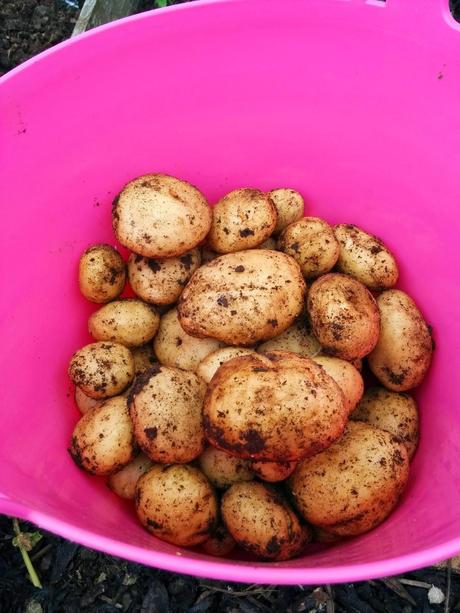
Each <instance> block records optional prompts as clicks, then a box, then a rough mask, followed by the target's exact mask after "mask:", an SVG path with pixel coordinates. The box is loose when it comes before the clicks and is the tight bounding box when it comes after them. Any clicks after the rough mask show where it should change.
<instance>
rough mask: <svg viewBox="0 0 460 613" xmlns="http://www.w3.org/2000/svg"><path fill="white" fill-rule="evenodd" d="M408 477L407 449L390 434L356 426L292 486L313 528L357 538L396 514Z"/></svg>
mask: <svg viewBox="0 0 460 613" xmlns="http://www.w3.org/2000/svg"><path fill="white" fill-rule="evenodd" d="M408 476H409V458H408V455H407V450H406V448H405V447H404V445H402V444H401V443H400V442H399V441H398V440H397V439H396V438H395V437H394V436H392V435H391V434H390V433H389V432H385V431H384V430H380V429H377V428H373V427H372V426H369V425H368V424H365V423H362V422H357V421H355V422H349V424H348V426H347V428H346V430H345V433H344V435H343V436H342V437H341V438H340V439H339V440H338V441H336V442H335V443H334V444H333V445H331V446H330V447H329V449H326V450H325V451H323V452H322V453H318V454H317V455H315V456H313V457H311V458H308V459H306V460H304V461H302V462H300V463H299V465H298V466H297V468H296V470H295V472H294V474H293V476H292V477H291V479H290V486H291V489H292V493H293V495H294V498H295V501H296V504H297V507H298V509H299V511H300V512H301V513H302V515H303V516H304V517H305V519H306V520H307V521H308V522H309V523H311V524H313V525H315V526H319V527H320V528H324V529H325V530H327V532H331V533H332V534H338V535H341V536H353V535H356V534H361V533H363V532H367V531H368V530H371V529H372V528H374V527H375V526H377V525H378V524H380V523H381V522H382V521H383V520H384V519H385V518H386V517H387V516H388V515H389V514H390V512H391V511H392V510H393V508H394V507H395V505H396V503H397V502H398V499H399V496H400V494H401V492H402V490H403V489H404V486H405V485H406V482H407V478H408Z"/></svg>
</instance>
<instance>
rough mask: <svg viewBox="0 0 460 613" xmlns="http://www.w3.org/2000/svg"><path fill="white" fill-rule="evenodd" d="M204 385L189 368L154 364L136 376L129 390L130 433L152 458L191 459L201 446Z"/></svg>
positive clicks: (166, 460)
mask: <svg viewBox="0 0 460 613" xmlns="http://www.w3.org/2000/svg"><path fill="white" fill-rule="evenodd" d="M205 391H206V385H205V383H204V381H202V380H201V379H200V378H199V377H198V376H197V375H195V374H194V373H192V372H187V371H185V370H180V369H179V368H169V367H167V366H161V365H160V364H155V365H154V366H152V368H151V369H150V370H147V371H146V372H144V373H143V374H141V375H138V376H137V377H136V380H135V382H134V384H133V386H132V388H131V391H130V393H129V398H128V402H129V409H130V414H131V419H132V421H133V426H134V436H135V437H136V441H137V443H138V444H139V447H140V448H141V449H142V451H143V452H144V453H145V454H146V455H147V456H148V457H149V458H150V459H151V460H153V461H154V462H160V463H162V464H182V463H186V462H191V461H192V460H194V459H195V458H196V457H198V456H199V455H200V453H201V452H202V451H203V449H204V444H205V437H204V430H203V421H202V407H203V398H204V394H205Z"/></svg>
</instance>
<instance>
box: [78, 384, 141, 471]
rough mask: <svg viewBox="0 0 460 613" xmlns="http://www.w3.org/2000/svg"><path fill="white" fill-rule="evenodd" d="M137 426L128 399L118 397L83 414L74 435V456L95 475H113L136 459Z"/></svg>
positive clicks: (81, 465) (84, 467)
mask: <svg viewBox="0 0 460 613" xmlns="http://www.w3.org/2000/svg"><path fill="white" fill-rule="evenodd" d="M134 450H135V442H134V436H133V426H132V423H131V419H130V417H129V412H128V405H127V402H126V398H125V397H123V396H115V397H114V398H109V399H108V400H106V401H105V402H104V403H103V404H101V406H99V407H95V408H94V409H90V410H89V411H88V412H87V413H85V415H83V416H82V417H81V418H80V420H79V422H78V423H77V425H76V426H75V429H74V431H73V434H72V441H71V445H70V449H69V451H70V454H71V456H72V458H73V460H74V462H75V464H77V466H78V467H79V468H82V469H83V470H86V471H87V472H89V473H91V474H92V475H110V474H111V473H113V472H116V471H118V470H120V469H121V468H123V466H126V464H128V463H129V462H131V460H132V459H133V457H134Z"/></svg>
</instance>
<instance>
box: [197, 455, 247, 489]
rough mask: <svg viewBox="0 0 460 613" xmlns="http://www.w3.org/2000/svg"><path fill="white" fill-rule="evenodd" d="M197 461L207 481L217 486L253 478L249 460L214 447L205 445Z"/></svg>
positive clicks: (227, 485)
mask: <svg viewBox="0 0 460 613" xmlns="http://www.w3.org/2000/svg"><path fill="white" fill-rule="evenodd" d="M198 463H199V465H200V468H201V470H202V471H203V473H204V474H205V475H206V477H207V478H208V479H209V481H210V482H211V483H212V484H213V485H214V486H215V487H218V488H226V487H230V485H233V484H234V483H238V482H239V481H251V480H252V479H254V473H253V472H252V471H251V465H250V462H249V460H244V459H243V458H237V457H235V456H231V455H229V454H228V453H225V451H221V450H220V449H216V448H215V447H206V449H205V450H204V451H203V453H202V454H201V455H200V457H199V458H198Z"/></svg>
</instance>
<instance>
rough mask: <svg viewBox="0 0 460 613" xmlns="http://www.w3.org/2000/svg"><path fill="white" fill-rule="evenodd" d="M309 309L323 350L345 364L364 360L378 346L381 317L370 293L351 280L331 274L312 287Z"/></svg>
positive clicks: (314, 330) (308, 302) (309, 296)
mask: <svg viewBox="0 0 460 613" xmlns="http://www.w3.org/2000/svg"><path fill="white" fill-rule="evenodd" d="M307 308H308V313H309V316H310V320H311V324H312V328H313V332H314V334H315V336H316V337H317V339H318V341H319V342H320V343H321V345H322V347H323V349H324V350H325V351H326V352H327V353H330V354H331V355H334V356H335V357H337V358H342V359H343V360H348V361H351V360H354V359H355V358H363V357H364V356H365V355H367V354H368V353H370V352H371V351H372V349H373V348H374V347H375V345H376V344H377V341H378V338H379V333H380V315H379V309H378V307H377V304H376V302H375V300H374V298H373V297H372V295H371V293H370V292H369V290H368V289H366V288H365V287H364V285H363V284H362V283H360V282H359V281H356V279H353V278H352V277H348V276H346V275H342V274H339V273H329V274H327V275H324V276H322V277H320V278H319V279H316V281H315V282H314V283H313V284H312V286H311V287H310V290H309V292H308V299H307Z"/></svg>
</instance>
